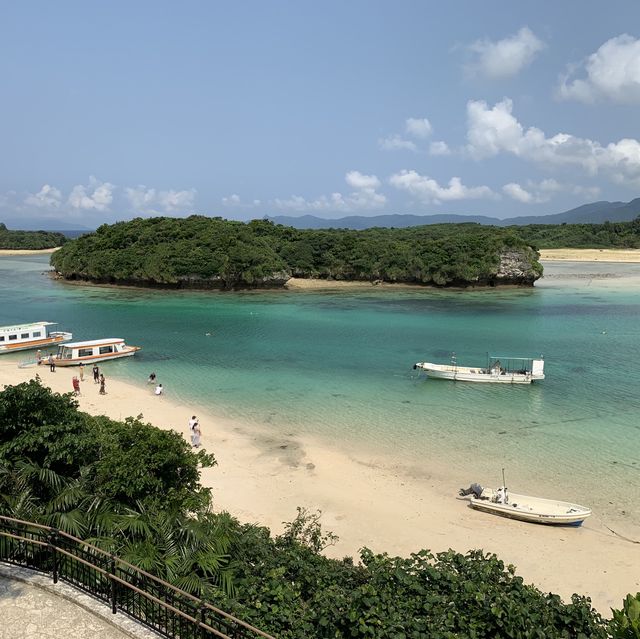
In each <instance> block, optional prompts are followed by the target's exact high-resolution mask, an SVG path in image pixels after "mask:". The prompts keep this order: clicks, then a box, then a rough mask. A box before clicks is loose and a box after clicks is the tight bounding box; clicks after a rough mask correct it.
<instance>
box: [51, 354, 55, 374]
mask: <svg viewBox="0 0 640 639" xmlns="http://www.w3.org/2000/svg"><path fill="white" fill-rule="evenodd" d="M49 370H50V371H51V372H52V373H55V372H56V362H55V360H54V359H53V355H49Z"/></svg>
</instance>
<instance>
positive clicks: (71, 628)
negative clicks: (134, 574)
mask: <svg viewBox="0 0 640 639" xmlns="http://www.w3.org/2000/svg"><path fill="white" fill-rule="evenodd" d="M155 637H159V635H156V634H155V633H153V632H151V631H150V630H149V629H147V628H145V627H144V626H141V625H139V624H137V623H135V622H134V621H133V620H131V619H129V618H128V617H127V616H126V615H124V614H117V615H112V614H111V609H110V608H109V606H105V605H103V604H101V603H100V602H97V601H95V600H94V599H92V598H91V597H89V596H88V595H85V594H83V593H81V592H79V591H78V590H76V589H75V588H71V587H70V586H68V585H67V584H64V583H58V584H56V585H54V584H53V582H52V581H51V577H48V576H45V575H40V574H38V573H35V572H33V571H30V570H24V569H21V568H17V567H15V566H7V565H6V564H0V639H132V638H135V639H153V638H155Z"/></svg>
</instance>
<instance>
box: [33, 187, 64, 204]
mask: <svg viewBox="0 0 640 639" xmlns="http://www.w3.org/2000/svg"><path fill="white" fill-rule="evenodd" d="M24 203H25V204H26V205H27V206H35V207H38V208H43V209H59V208H60V205H61V204H62V192H61V191H60V189H57V188H56V187H55V186H50V185H49V184H45V185H44V186H43V187H42V188H41V189H40V190H39V191H38V192H37V193H29V194H28V195H27V197H26V198H25V200H24Z"/></svg>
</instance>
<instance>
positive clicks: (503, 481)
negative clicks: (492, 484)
mask: <svg viewBox="0 0 640 639" xmlns="http://www.w3.org/2000/svg"><path fill="white" fill-rule="evenodd" d="M502 487H503V488H504V489H505V490H506V488H507V482H506V481H505V480H504V468H503V469H502Z"/></svg>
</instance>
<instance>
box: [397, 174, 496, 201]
mask: <svg viewBox="0 0 640 639" xmlns="http://www.w3.org/2000/svg"><path fill="white" fill-rule="evenodd" d="M389 183H390V184H391V185H392V186H394V187H396V188H397V189H400V190H401V191H406V192H408V193H410V194H411V195H413V196H414V197H417V198H418V199H419V200H421V201H423V202H426V203H434V204H439V203H440V202H449V201H452V200H476V199H481V198H495V197H497V196H496V194H495V193H494V192H493V191H492V190H491V189H490V188H489V187H488V186H474V187H468V186H465V185H464V184H462V180H461V179H460V178H459V177H452V178H451V179H450V180H449V184H448V186H440V185H439V184H438V182H437V181H436V180H434V179H433V178H430V177H429V176H427V175H420V174H419V173H417V172H416V171H413V170H411V171H407V170H403V171H400V173H395V174H394V175H392V176H391V177H390V178H389Z"/></svg>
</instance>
